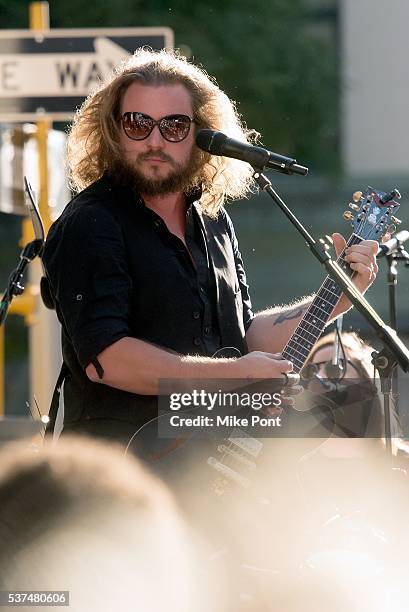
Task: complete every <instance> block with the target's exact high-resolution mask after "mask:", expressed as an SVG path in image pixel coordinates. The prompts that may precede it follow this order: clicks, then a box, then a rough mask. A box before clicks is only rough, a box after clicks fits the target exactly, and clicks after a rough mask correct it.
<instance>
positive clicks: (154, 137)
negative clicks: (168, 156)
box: [146, 125, 166, 148]
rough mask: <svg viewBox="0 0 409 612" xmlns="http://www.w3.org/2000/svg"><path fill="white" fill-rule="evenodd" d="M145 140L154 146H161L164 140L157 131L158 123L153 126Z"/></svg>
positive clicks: (163, 144)
mask: <svg viewBox="0 0 409 612" xmlns="http://www.w3.org/2000/svg"><path fill="white" fill-rule="evenodd" d="M146 140H147V141H148V143H149V144H150V145H151V146H152V147H154V148H163V147H164V146H165V143H166V140H165V139H164V138H163V136H162V134H161V133H160V131H159V126H158V125H155V126H154V128H153V130H152V132H151V133H150V134H149V136H148V138H147V139H146Z"/></svg>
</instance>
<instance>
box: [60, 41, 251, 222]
mask: <svg viewBox="0 0 409 612" xmlns="http://www.w3.org/2000/svg"><path fill="white" fill-rule="evenodd" d="M135 82H137V83H142V84H144V85H153V86H158V85H163V84H165V85H166V84H183V85H184V86H185V87H186V89H187V91H188V92H189V94H190V96H191V100H192V106H193V115H194V117H193V118H194V120H195V123H196V126H197V129H202V128H209V129H212V130H217V131H222V132H225V133H227V134H228V135H229V136H230V137H232V138H236V139H238V140H241V141H243V142H255V140H256V138H257V136H258V134H257V132H255V131H254V130H248V129H247V128H246V126H245V125H244V123H243V122H242V120H241V118H240V116H239V114H238V112H237V110H236V106H235V103H234V102H233V101H231V100H230V99H229V98H228V96H227V95H226V94H225V93H224V92H223V91H222V90H221V89H220V88H219V87H218V85H217V84H216V82H215V81H214V80H213V79H212V78H211V77H209V75H208V74H207V73H206V72H205V70H204V69H203V68H199V67H198V66H196V65H194V64H192V63H190V62H188V61H187V60H186V59H185V58H184V57H183V56H181V55H180V54H179V53H178V52H177V51H167V50H162V51H152V50H150V49H146V48H140V49H137V50H136V51H135V53H134V55H133V56H132V57H130V58H129V59H128V60H127V61H126V62H124V63H122V64H121V65H120V66H119V67H118V68H117V69H116V70H115V71H114V72H113V73H112V74H111V76H110V77H109V78H108V79H107V80H106V81H105V82H103V83H101V85H100V86H99V87H98V88H97V89H96V91H94V92H93V93H92V94H90V95H89V96H88V98H87V99H86V100H85V102H84V103H83V104H82V106H81V108H80V109H79V110H78V112H77V113H76V115H75V118H74V121H73V124H72V127H71V130H70V134H69V137H68V144H67V161H68V172H69V179H70V185H71V187H72V189H73V190H74V191H81V190H82V189H84V188H85V187H87V186H88V185H90V184H91V183H93V182H94V181H96V180H98V179H99V178H100V177H101V176H102V175H103V174H104V172H106V171H107V170H109V168H110V166H111V165H112V164H113V163H114V162H117V161H120V160H121V159H122V151H121V147H120V144H119V130H120V106H121V101H122V97H123V95H124V93H125V91H126V90H127V88H128V87H129V86H130V85H131V84H132V83H135ZM199 155H200V156H201V158H200V170H199V171H198V173H197V175H196V176H195V177H193V184H192V187H194V186H200V187H201V188H202V189H203V196H202V199H201V204H202V207H203V210H204V211H205V212H206V213H207V214H208V215H210V216H213V217H214V216H216V215H217V212H218V210H219V209H220V207H221V206H222V205H223V203H224V201H225V200H226V199H227V200H232V199H237V198H242V197H246V196H247V195H248V193H249V192H250V191H251V188H252V186H253V180H252V174H253V170H252V168H251V167H250V166H249V165H247V164H245V163H243V162H240V161H237V160H234V159H229V158H225V157H214V156H211V155H210V154H208V153H205V152H200V153H199Z"/></svg>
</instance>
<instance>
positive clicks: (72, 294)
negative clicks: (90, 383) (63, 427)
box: [43, 203, 132, 368]
mask: <svg viewBox="0 0 409 612" xmlns="http://www.w3.org/2000/svg"><path fill="white" fill-rule="evenodd" d="M71 206H72V205H71ZM69 208H70V207H69ZM43 261H44V266H45V269H46V273H47V277H48V280H49V283H50V288H51V292H52V294H53V297H54V299H55V302H56V309H57V314H58V317H59V319H60V321H61V323H62V325H63V326H64V328H65V331H66V333H67V334H68V336H69V338H70V339H71V342H72V344H73V347H74V350H75V352H76V355H77V358H78V361H79V362H80V364H81V366H82V367H83V368H85V367H86V366H87V365H88V364H89V363H90V362H91V361H92V360H93V359H95V357H96V356H97V355H98V354H99V353H100V352H101V351H103V350H104V349H105V348H107V347H108V346H110V345H111V344H113V343H114V342H116V341H118V340H120V339H121V338H123V337H125V336H129V335H131V331H130V326H129V317H130V299H131V290H132V281H131V278H130V275H129V271H128V265H127V261H126V250H125V244H124V240H123V234H122V230H121V226H120V224H119V222H118V221H117V219H116V218H115V215H114V214H113V213H112V212H111V211H110V210H109V209H107V208H106V207H104V206H102V205H98V203H95V204H83V205H81V206H77V207H76V208H74V209H73V210H66V211H65V213H63V215H62V217H61V218H60V219H59V220H58V221H57V222H56V223H55V224H54V225H53V226H52V227H51V229H50V232H49V234H48V236H47V241H46V245H45V250H44V255H43Z"/></svg>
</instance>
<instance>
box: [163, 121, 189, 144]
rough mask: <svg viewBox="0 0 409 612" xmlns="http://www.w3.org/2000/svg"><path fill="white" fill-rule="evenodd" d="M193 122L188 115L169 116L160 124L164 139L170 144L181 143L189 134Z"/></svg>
mask: <svg viewBox="0 0 409 612" xmlns="http://www.w3.org/2000/svg"><path fill="white" fill-rule="evenodd" d="M190 124H191V120H190V117H188V116H187V115H169V117H164V118H163V119H161V121H160V123H159V129H160V132H161V134H162V136H163V137H164V138H166V140H169V141H170V142H180V141H181V140H183V139H184V138H186V136H187V135H188V134H189V129H190Z"/></svg>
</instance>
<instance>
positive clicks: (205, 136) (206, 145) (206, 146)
mask: <svg viewBox="0 0 409 612" xmlns="http://www.w3.org/2000/svg"><path fill="white" fill-rule="evenodd" d="M226 140H227V136H226V135H225V134H223V133H222V132H215V130H199V132H198V133H197V135H196V144H197V146H198V147H199V149H202V150H203V151H207V152H208V153H212V155H223V150H222V146H223V145H224V143H225V142H226Z"/></svg>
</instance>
